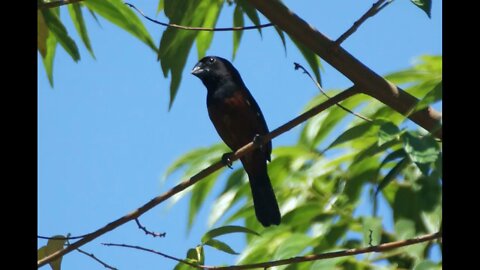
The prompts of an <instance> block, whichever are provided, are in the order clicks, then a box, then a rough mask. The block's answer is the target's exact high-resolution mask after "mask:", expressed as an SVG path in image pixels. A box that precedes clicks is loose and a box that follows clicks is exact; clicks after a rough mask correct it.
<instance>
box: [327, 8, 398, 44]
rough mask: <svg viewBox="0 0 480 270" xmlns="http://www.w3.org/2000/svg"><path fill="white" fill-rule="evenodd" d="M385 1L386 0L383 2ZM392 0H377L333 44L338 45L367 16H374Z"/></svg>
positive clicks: (355, 29)
mask: <svg viewBox="0 0 480 270" xmlns="http://www.w3.org/2000/svg"><path fill="white" fill-rule="evenodd" d="M385 1H387V2H386V3H385ZM392 1H393V0H379V1H377V2H376V3H375V4H373V5H372V7H371V8H370V9H369V10H367V12H365V14H363V15H362V17H360V19H358V20H357V21H356V22H355V23H353V25H352V27H350V28H349V29H348V30H347V31H346V32H345V33H343V34H342V35H341V36H340V37H339V38H338V39H337V40H336V41H335V44H336V45H337V46H338V45H340V44H342V42H344V41H345V40H346V39H347V38H348V37H349V36H350V35H351V34H353V33H354V32H355V31H357V29H358V27H360V25H362V23H364V22H365V21H366V20H367V19H368V18H370V17H373V16H375V14H377V13H378V12H379V11H380V10H382V9H383V8H384V7H386V6H387V5H388V4H390V3H391V2H392Z"/></svg>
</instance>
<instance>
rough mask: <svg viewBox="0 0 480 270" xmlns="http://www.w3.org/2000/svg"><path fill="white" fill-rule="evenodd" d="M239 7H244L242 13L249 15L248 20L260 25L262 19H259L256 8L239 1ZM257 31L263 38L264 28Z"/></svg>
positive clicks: (243, 0)
mask: <svg viewBox="0 0 480 270" xmlns="http://www.w3.org/2000/svg"><path fill="white" fill-rule="evenodd" d="M237 5H240V6H241V7H242V11H243V12H245V14H247V16H248V18H249V19H250V20H251V21H252V22H253V24H255V25H260V17H258V12H257V10H256V9H255V8H254V7H252V6H251V5H250V3H248V2H247V1H245V0H237ZM257 30H258V33H259V34H260V36H261V35H262V28H257Z"/></svg>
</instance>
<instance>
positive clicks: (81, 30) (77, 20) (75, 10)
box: [67, 3, 95, 59]
mask: <svg viewBox="0 0 480 270" xmlns="http://www.w3.org/2000/svg"><path fill="white" fill-rule="evenodd" d="M67 7H68V11H69V13H70V17H71V18H72V22H73V25H74V26H75V29H77V32H78V34H79V35H80V38H81V39H82V41H83V44H85V47H86V48H87V50H88V51H89V52H90V55H91V56H92V57H93V58H94V59H95V55H94V54H93V50H92V46H91V45H90V38H89V37H88V32H87V26H86V25H85V21H84V19H83V14H82V9H81V8H80V4H78V3H73V4H70V5H67Z"/></svg>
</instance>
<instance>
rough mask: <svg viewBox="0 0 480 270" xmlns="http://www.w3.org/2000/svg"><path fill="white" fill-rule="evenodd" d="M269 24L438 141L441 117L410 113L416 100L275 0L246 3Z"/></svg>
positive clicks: (431, 112) (425, 111) (426, 112)
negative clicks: (267, 20) (428, 132)
mask: <svg viewBox="0 0 480 270" xmlns="http://www.w3.org/2000/svg"><path fill="white" fill-rule="evenodd" d="M248 2H249V3H250V4H251V5H252V6H253V7H255V8H256V9H257V10H259V11H260V12H261V13H262V14H263V15H264V16H265V17H267V18H268V19H269V20H270V22H272V23H273V24H275V25H276V26H277V27H279V28H280V29H282V30H283V31H285V32H286V33H287V34H289V35H290V36H291V37H293V38H295V39H296V40H297V41H298V42H300V43H302V44H303V45H305V46H306V47H307V48H309V49H310V50H311V51H312V52H314V53H316V54H317V55H318V56H320V57H321V58H323V59H324V60H325V61H326V62H328V63H329V64H330V65H332V66H333V67H335V68H336V69H337V70H338V71H340V72H341V73H342V74H343V75H345V76H346V77H347V78H348V79H350V80H351V81H352V82H353V83H354V84H355V85H357V86H358V87H359V89H361V90H362V92H363V93H364V94H367V95H369V96H371V97H373V98H375V99H377V100H379V101H380V102H382V103H384V104H385V105H387V106H389V107H391V108H392V109H394V110H396V111H397V112H399V113H401V114H403V115H405V116H407V117H408V118H409V119H411V120H412V121H413V122H415V123H417V124H418V125H420V126H421V127H423V128H424V129H426V130H428V131H430V132H432V134H433V135H434V136H435V137H437V138H439V139H441V138H442V129H441V118H442V117H441V114H440V113H439V112H437V111H436V110H434V109H433V108H432V107H427V108H424V109H422V110H419V111H416V112H413V113H411V112H412V110H413V109H414V108H415V106H416V104H417V103H418V99H417V98H415V97H414V96H412V95H410V94H409V93H407V92H405V91H403V90H402V89H400V88H399V87H397V86H395V85H394V84H392V83H391V82H389V81H387V80H385V79H384V78H383V77H381V76H380V75H378V74H377V73H375V72H373V71H372V70H371V69H369V68H368V67H367V66H365V65H364V64H363V63H361V62H360V61H359V60H358V59H356V58H355V57H353V56H352V55H351V54H349V53H348V52H347V51H346V50H344V49H343V48H342V47H340V46H337V45H336V44H335V42H334V41H332V40H330V39H329V38H327V37H326V36H324V35H323V34H322V33H320V32H319V31H318V30H316V29H315V28H313V27H312V26H310V25H309V24H308V23H307V22H305V21H304V20H303V19H301V18H300V17H298V16H297V15H296V14H295V13H294V12H293V11H291V10H289V9H288V8H287V7H286V6H285V5H284V4H283V3H282V2H280V1H278V0H248Z"/></svg>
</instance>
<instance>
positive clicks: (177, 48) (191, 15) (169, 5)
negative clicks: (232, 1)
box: [158, 0, 217, 109]
mask: <svg viewBox="0 0 480 270" xmlns="http://www.w3.org/2000/svg"><path fill="white" fill-rule="evenodd" d="M216 2H217V0H209V1H178V0H165V6H164V8H165V15H167V17H168V18H169V20H170V22H171V23H177V24H181V25H202V24H203V23H204V21H205V16H206V14H207V11H208V9H209V8H210V6H211V5H212V3H216ZM197 35H198V31H184V30H180V29H176V28H172V27H169V28H167V30H165V32H164V33H163V35H162V38H161V40H160V46H159V52H158V59H159V60H160V64H161V67H162V71H163V74H164V76H165V77H167V76H168V74H169V73H170V75H171V83H170V101H169V109H171V107H172V105H173V101H174V100H175V97H176V95H177V91H178V88H179V86H180V81H181V79H182V73H183V68H184V66H185V63H186V61H187V57H188V54H189V52H190V49H191V47H192V46H193V42H194V41H195V38H196V37H197Z"/></svg>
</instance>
